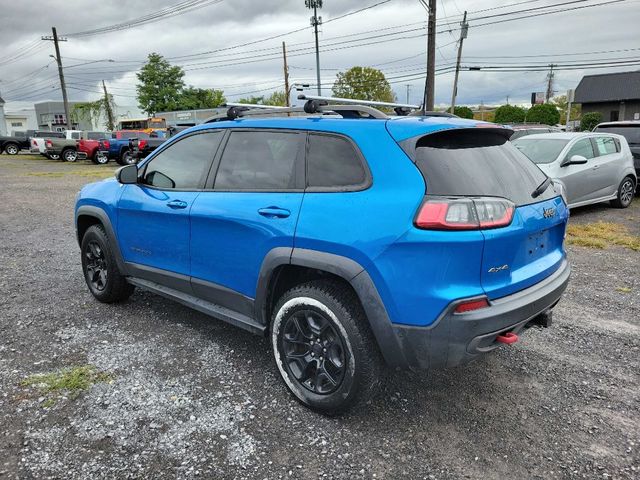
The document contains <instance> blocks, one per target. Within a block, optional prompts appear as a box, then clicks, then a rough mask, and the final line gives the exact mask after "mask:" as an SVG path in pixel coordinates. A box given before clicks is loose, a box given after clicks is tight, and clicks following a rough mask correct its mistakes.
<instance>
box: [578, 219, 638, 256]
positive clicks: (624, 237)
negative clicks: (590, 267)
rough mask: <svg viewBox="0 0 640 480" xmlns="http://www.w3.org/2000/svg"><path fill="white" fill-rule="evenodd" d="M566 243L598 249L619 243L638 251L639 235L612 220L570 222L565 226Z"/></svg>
mask: <svg viewBox="0 0 640 480" xmlns="http://www.w3.org/2000/svg"><path fill="white" fill-rule="evenodd" d="M567 243H568V244H570V245H579V246H581V247H587V248H598V249H604V248H607V247H608V246H609V245H619V246H621V247H626V248H629V249H631V250H635V251H636V252H638V251H640V237H639V236H637V235H631V234H629V230H628V229H627V227H625V226H624V225H620V224H619V223H612V222H594V223H584V224H571V225H569V226H568V227H567Z"/></svg>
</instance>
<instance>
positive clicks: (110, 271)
mask: <svg viewBox="0 0 640 480" xmlns="http://www.w3.org/2000/svg"><path fill="white" fill-rule="evenodd" d="M81 251H82V271H83V273H84V279H85V281H86V282H87V286H88V287H89V290H90V291H91V293H92V294H93V296H94V297H95V298H96V299H97V300H99V301H101V302H104V303H113V302H120V301H122V300H126V299H127V298H129V297H130V296H131V294H132V293H133V290H134V286H133V285H131V284H130V283H128V282H127V280H126V278H125V277H124V275H122V273H120V271H119V270H118V264H117V263H116V259H115V255H114V253H113V250H112V248H111V245H110V244H109V239H108V237H107V234H106V233H105V231H104V228H103V227H102V225H92V226H91V227H89V228H88V229H87V231H86V233H85V234H84V237H82V245H81Z"/></svg>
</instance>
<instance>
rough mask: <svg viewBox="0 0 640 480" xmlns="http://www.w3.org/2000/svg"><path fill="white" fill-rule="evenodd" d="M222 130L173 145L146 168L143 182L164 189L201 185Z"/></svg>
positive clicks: (193, 136) (191, 187) (190, 187)
mask: <svg viewBox="0 0 640 480" xmlns="http://www.w3.org/2000/svg"><path fill="white" fill-rule="evenodd" d="M221 139H222V132H219V131H216V132H207V133H201V134H198V135H191V136H189V137H186V138H184V139H182V140H179V141H178V142H176V143H174V144H173V145H170V146H169V147H167V148H166V149H164V150H163V151H162V152H160V153H159V154H158V155H157V156H155V157H154V158H153V159H152V160H151V161H150V162H149V164H148V165H147V166H146V168H145V172H144V175H143V179H142V183H145V184H147V185H153V186H154V187H158V188H163V189H174V188H182V189H185V188H186V189H195V188H200V186H201V182H202V179H203V177H204V175H205V173H206V171H207V170H208V169H209V166H210V165H211V161H212V159H213V156H214V154H215V151H216V149H217V147H218V145H219V144H220V140H221Z"/></svg>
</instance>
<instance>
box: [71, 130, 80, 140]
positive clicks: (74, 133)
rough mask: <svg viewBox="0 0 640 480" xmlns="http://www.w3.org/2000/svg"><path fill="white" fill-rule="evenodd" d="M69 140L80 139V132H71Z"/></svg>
mask: <svg viewBox="0 0 640 480" xmlns="http://www.w3.org/2000/svg"><path fill="white" fill-rule="evenodd" d="M71 138H72V139H73V140H79V139H80V132H72V133H71Z"/></svg>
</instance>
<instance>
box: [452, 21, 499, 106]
mask: <svg viewBox="0 0 640 480" xmlns="http://www.w3.org/2000/svg"><path fill="white" fill-rule="evenodd" d="M460 27H461V28H460V40H459V42H460V43H459V44H458V59H457V60H456V73H455V76H454V78H453V92H451V113H452V114H453V112H454V110H455V108H456V95H457V94H458V76H459V75H460V60H461V59H462V42H464V39H465V38H467V32H468V30H469V25H468V24H467V11H466V10H465V11H464V17H463V18H462V23H461V24H460ZM507 98H508V97H507ZM507 103H509V100H508V99H507Z"/></svg>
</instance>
